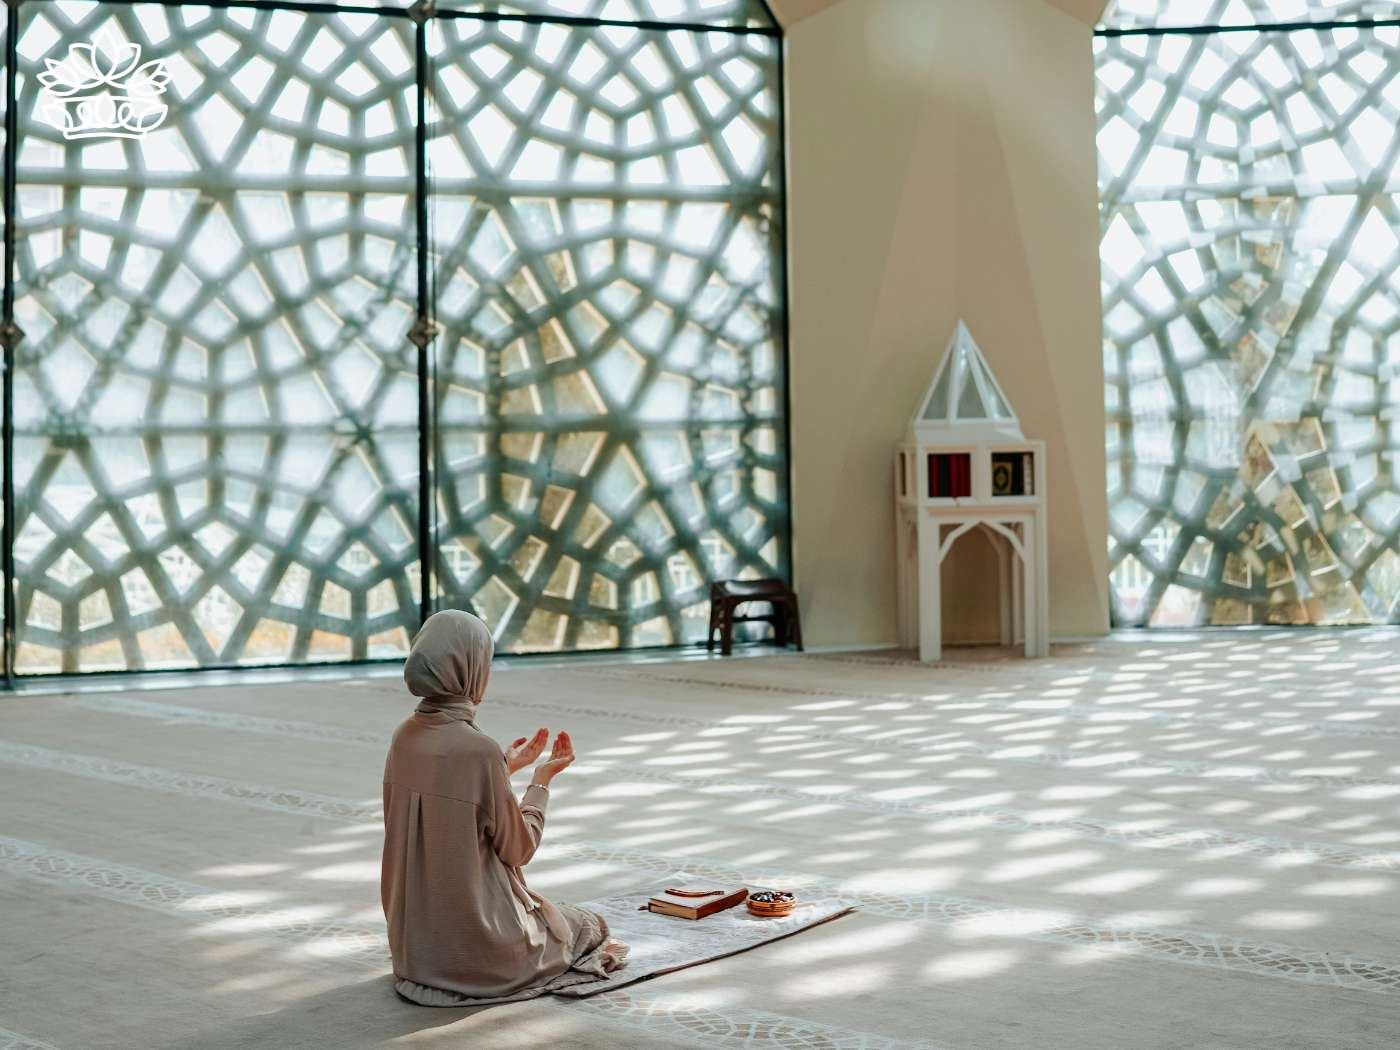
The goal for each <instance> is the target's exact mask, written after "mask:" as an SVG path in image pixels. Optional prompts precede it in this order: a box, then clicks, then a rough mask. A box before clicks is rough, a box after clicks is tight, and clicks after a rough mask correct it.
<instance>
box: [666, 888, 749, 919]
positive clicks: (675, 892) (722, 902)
mask: <svg viewBox="0 0 1400 1050" xmlns="http://www.w3.org/2000/svg"><path fill="white" fill-rule="evenodd" d="M748 895H749V891H748V889H747V888H746V887H744V886H733V887H726V886H672V887H668V888H667V889H665V890H662V891H661V892H660V893H658V894H655V895H654V896H653V897H652V898H651V899H650V900H648V901H647V902H646V906H645V910H646V911H654V912H656V913H658V914H660V915H675V916H677V917H678V918H682V919H703V918H704V917H705V916H706V915H713V914H714V913H715V912H717V911H724V910H725V909H726V908H732V907H734V906H735V905H736V904H743V903H744V900H745V898H747V897H748Z"/></svg>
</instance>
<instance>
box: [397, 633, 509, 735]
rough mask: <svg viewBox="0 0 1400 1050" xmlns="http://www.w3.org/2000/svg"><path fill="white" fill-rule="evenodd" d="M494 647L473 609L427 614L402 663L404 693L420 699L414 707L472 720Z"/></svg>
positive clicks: (484, 689)
mask: <svg viewBox="0 0 1400 1050" xmlns="http://www.w3.org/2000/svg"><path fill="white" fill-rule="evenodd" d="M495 651H496V643H495V641H494V640H493V639H492V638H491V629H490V628H489V627H487V626H486V624H484V623H482V622H481V620H480V619H479V618H477V617H475V616H473V615H472V614H471V613H469V612H462V611H461V610H460V609H444V610H443V611H442V612H435V613H433V615H431V616H429V617H428V619H427V621H426V622H424V624H423V629H422V630H420V631H419V632H418V636H417V637H416V638H414V639H413V647H412V648H411V649H410V650H409V653H408V659H407V660H406V661H405V662H404V665H403V680H404V682H405V683H407V685H408V691H409V692H410V693H412V694H413V695H414V696H416V697H418V698H419V699H421V700H422V703H420V704H419V705H418V710H419V711H420V712H421V713H423V714H432V713H436V712H441V713H443V714H447V715H449V716H451V717H454V718H458V719H460V720H461V721H464V722H472V721H474V720H475V718H476V709H477V707H478V706H480V704H481V698H482V695H483V694H484V693H485V692H486V683H487V682H488V681H489V680H490V678H491V657H492V656H493V655H494V654H495Z"/></svg>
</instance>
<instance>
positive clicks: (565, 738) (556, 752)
mask: <svg viewBox="0 0 1400 1050" xmlns="http://www.w3.org/2000/svg"><path fill="white" fill-rule="evenodd" d="M573 763H574V741H573V739H572V738H571V737H570V736H569V734H568V733H566V732H564V731H562V730H561V731H560V733H559V735H558V736H556V737H555V738H554V747H553V749H552V750H551V751H550V753H549V758H548V759H546V760H545V761H543V762H541V763H540V764H539V765H537V766H536V767H535V775H534V776H533V777H531V780H532V781H533V782H534V783H536V784H540V785H542V786H543V787H548V786H549V782H550V781H551V780H553V779H554V778H555V777H556V776H558V775H559V774H560V773H562V772H564V770H566V769H568V768H569V767H570V766H571V765H573Z"/></svg>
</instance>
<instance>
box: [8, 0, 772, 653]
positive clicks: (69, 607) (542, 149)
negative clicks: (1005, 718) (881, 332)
mask: <svg viewBox="0 0 1400 1050" xmlns="http://www.w3.org/2000/svg"><path fill="white" fill-rule="evenodd" d="M473 11H475V12H488V13H500V12H506V13H507V14H508V13H511V12H525V13H527V14H530V15H541V14H542V15H546V16H559V17H560V20H559V21H545V22H539V21H533V20H519V19H511V18H509V17H506V18H502V19H499V20H498V19H494V18H488V19H481V18H473V17H470V14H469V13H470V12H473ZM439 12H440V17H437V18H433V19H429V20H427V21H426V23H425V24H424V25H422V27H421V28H420V26H419V25H418V24H417V23H416V22H415V21H414V20H413V19H411V18H410V17H408V15H407V13H402V14H401V13H397V12H391V13H383V12H380V13H375V12H371V11H366V12H355V11H348V10H347V11H344V12H340V13H327V12H324V11H315V10H311V11H303V10H298V9H297V5H295V4H288V5H286V6H285V9H278V10H261V9H250V8H243V9H240V8H230V9H222V10H221V9H211V8H208V7H204V6H200V5H195V4H189V5H167V4H156V3H130V4H128V3H25V4H23V5H21V6H20V8H19V36H18V49H19V67H18V70H17V73H18V78H17V85H16V91H17V99H18V107H19V109H18V125H19V135H18V139H17V141H16V142H15V143H14V144H13V145H12V147H11V148H12V149H14V150H15V152H16V154H17V161H18V165H17V169H16V170H17V173H18V196H17V218H18V234H19V236H18V255H17V265H16V270H17V272H16V275H15V298H16V304H15V308H14V311H15V312H14V317H15V320H16V321H17V323H18V324H19V325H20V327H21V328H23V329H24V332H25V339H24V340H23V341H22V342H21V343H20V344H19V347H18V349H17V350H16V352H15V373H14V384H15V387H14V389H15V405H16V414H15V419H14V421H13V424H14V435H13V446H12V447H13V455H14V457H15V471H16V474H15V476H16V493H17V498H16V501H15V508H14V513H15V525H16V530H17V540H16V545H15V557H16V562H17V569H16V580H17V584H18V586H17V588H16V596H15V602H16V608H15V613H16V616H15V621H14V627H15V635H16V638H15V642H16V645H15V649H14V655H13V660H14V666H15V668H16V670H17V672H18V673H21V674H25V673H47V672H55V671H68V672H71V671H89V670H113V669H141V668H157V667H196V666H218V665H233V664H253V663H262V664H267V663H273V664H275V663H304V662H317V661H325V660H347V659H373V658H379V657H393V656H396V655H400V654H402V653H403V651H404V650H405V648H406V646H407V641H408V638H409V636H410V635H411V633H412V631H413V630H414V629H415V627H416V625H417V624H418V622H419V619H420V616H421V613H422V611H423V609H422V604H423V601H424V596H423V595H422V593H421V590H422V587H421V581H422V571H421V570H422V567H423V566H424V564H425V563H426V565H427V566H428V567H429V568H431V576H432V579H433V588H432V593H431V594H430V595H429V596H428V597H427V602H428V604H429V606H430V607H446V606H453V607H461V608H471V609H473V610H474V611H477V612H478V613H480V614H481V615H482V616H483V617H484V618H485V619H486V620H487V622H488V623H490V624H491V626H492V628H493V630H494V631H495V632H496V634H497V638H498V644H499V645H500V646H501V648H502V649H505V650H517V651H523V650H569V649H579V648H602V647H624V646H637V645H654V644H672V643H679V642H683V641H690V640H694V639H696V638H698V637H701V636H703V633H704V626H703V625H704V622H705V617H704V616H703V614H702V610H701V606H702V604H703V603H704V602H705V601H706V597H707V589H708V585H709V582H710V580H712V579H714V578H716V577H720V576H755V575H772V574H780V573H785V572H786V571H787V566H788V536H787V527H788V526H787V498H788V497H787V485H786V476H787V466H786V457H787V451H786V447H785V446H786V442H785V436H784V435H785V426H786V423H785V420H784V418H783V414H782V413H783V404H784V400H785V399H784V384H785V382H786V380H785V376H784V374H783V363H784V346H783V344H782V334H781V333H782V322H781V318H782V314H781V309H782V298H783V296H782V288H781V284H780V282H781V276H782V262H781V260H782V253H783V230H782V207H783V205H782V174H781V163H782V162H781V152H780V142H779V137H778V134H777V129H778V122H779V106H780V101H779V94H778V82H779V81H778V69H777V62H778V48H779V44H780V41H779V40H778V39H777V37H776V30H775V29H774V28H773V26H774V23H773V22H772V21H771V17H770V16H769V15H768V13H767V11H766V6H765V5H763V4H761V3H756V2H753V0H607V2H603V0H596V2H595V0H511V3H509V4H504V3H502V4H496V3H491V2H483V3H459V4H440V5H439ZM464 12H466V13H467V14H464ZM569 16H593V17H599V18H606V19H609V20H615V21H628V20H641V21H645V22H647V23H648V24H649V25H651V26H653V27H652V28H641V27H633V26H623V25H604V26H597V25H583V24H579V23H577V22H570V21H569V20H568V17H569ZM661 22H670V23H674V24H675V28H660V27H657V26H656V23H661ZM692 23H698V24H704V25H711V26H717V27H724V29H725V31H723V32H700V31H696V30H695V29H692V28H687V27H688V26H689V25H690V24H692ZM420 32H421V33H422V36H423V41H422V42H423V54H424V55H425V56H426V63H427V65H426V68H425V70H424V75H423V77H422V78H421V79H422V81H423V83H424V84H425V91H426V94H425V97H424V98H423V100H422V102H423V105H424V107H425V110H426V112H427V114H428V124H427V125H426V127H425V129H424V130H425V134H424V136H423V139H424V146H423V149H422V153H421V155H420V152H419V143H418V132H419V128H418V117H417V114H418V107H419V102H420V100H419V87H418V85H419V82H420V77H419V70H418V61H419V60H418V54H419V51H418V47H419V40H418V35H419V33H420ZM97 40H102V41H103V44H102V45H101V46H100V47H99V50H98V52H96V53H97V54H104V53H116V52H120V54H118V55H115V58H113V61H115V60H116V58H120V57H121V55H125V54H127V53H128V51H127V49H128V48H129V47H130V46H132V45H136V46H139V47H140V48H141V52H142V56H143V57H142V61H147V60H153V59H157V58H160V59H164V60H165V61H166V64H167V68H168V71H169V73H170V84H169V89H168V92H167V94H166V95H165V97H164V101H165V102H166V103H167V104H168V106H169V114H168V117H167V119H165V120H164V122H163V123H162V124H161V125H160V126H159V128H158V129H156V130H154V131H151V132H150V133H149V134H146V135H144V136H142V137H137V138H120V139H119V138H110V137H105V138H93V139H72V138H65V135H64V133H63V132H62V131H60V130H59V129H58V128H56V127H54V126H53V125H52V124H51V123H50V122H49V121H47V120H46V119H45V111H44V108H43V102H42V101H41V96H40V93H39V84H38V80H37V78H38V74H39V73H40V72H42V71H44V70H45V68H51V67H47V64H46V61H45V60H46V59H62V58H63V57H64V56H65V55H67V54H68V53H69V48H70V47H71V46H73V45H75V44H76V45H84V44H87V43H90V42H93V41H97ZM103 48H105V49H106V52H104V51H103V50H102V49H103ZM130 53H132V54H134V52H130ZM109 57H112V55H111V54H109ZM420 171H421V172H422V173H423V174H424V179H423V180H422V182H421V183H420V181H419V174H420ZM420 192H421V193H425V197H424V198H423V199H424V203H425V205H426V209H427V212H428V214H429V220H428V224H427V225H426V226H425V227H423V228H422V229H421V230H420V229H419V228H418V225H417V220H416V216H417V214H418V203H417V202H418V201H419V200H420V197H419V194H420ZM420 270H421V272H423V273H425V274H426V275H427V280H428V285H427V287H425V288H421V289H420V287H419V280H420V278H419V274H420ZM428 322H436V324H437V325H438V326H439V327H438V328H437V329H436V331H437V336H436V339H434V340H433V341H431V342H430V343H429V345H428V347H427V352H426V355H425V360H424V363H425V367H426V371H425V374H424V377H423V378H424V379H425V380H426V381H427V389H428V391H429V395H430V399H429V402H428V403H427V404H426V406H424V405H421V404H420V401H419V378H420V377H419V351H418V348H417V347H416V346H415V345H414V343H413V342H412V341H411V338H410V337H411V336H412V335H413V334H414V332H415V329H417V330H426V331H432V326H431V324H428ZM425 408H426V411H425V410H424V409H425ZM422 447H426V448H427V449H428V451H429V461H430V465H431V467H432V474H431V477H432V482H431V483H430V481H429V477H428V476H423V475H420V469H419V455H420V448H422ZM425 499H426V503H427V509H428V513H427V519H428V520H429V522H430V527H429V531H428V532H427V534H426V535H423V534H420V507H422V506H423V505H424V500H425ZM425 541H426V542H425Z"/></svg>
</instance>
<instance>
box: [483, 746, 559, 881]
mask: <svg viewBox="0 0 1400 1050" xmlns="http://www.w3.org/2000/svg"><path fill="white" fill-rule="evenodd" d="M493 766H494V768H493V770H492V773H491V814H492V819H491V828H490V839H491V848H492V849H494V850H495V851H496V856H498V857H500V858H501V862H502V863H504V864H508V865H510V866H511V867H512V868H521V867H524V866H525V865H526V864H528V863H529V861H530V858H531V857H533V856H534V855H535V850H537V849H539V845H540V836H541V835H543V834H544V808H545V806H546V805H547V804H548V802H549V789H548V788H543V787H540V786H539V785H538V784H531V785H530V786H529V787H528V788H526V789H525V797H524V798H523V799H521V800H520V801H519V802H517V801H516V800H515V794H514V793H513V792H512V791H511V789H510V777H509V776H507V775H506V767H505V763H504V762H502V763H500V764H499V765H496V764H495V763H493Z"/></svg>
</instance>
